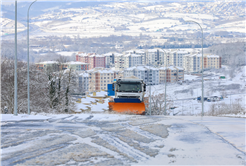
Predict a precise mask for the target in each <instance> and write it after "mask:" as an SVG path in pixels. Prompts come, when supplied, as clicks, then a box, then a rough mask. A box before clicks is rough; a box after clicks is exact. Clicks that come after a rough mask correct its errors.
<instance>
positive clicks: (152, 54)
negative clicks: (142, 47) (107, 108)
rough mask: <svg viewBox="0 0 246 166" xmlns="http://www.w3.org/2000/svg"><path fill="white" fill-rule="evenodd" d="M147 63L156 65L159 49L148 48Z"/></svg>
mask: <svg viewBox="0 0 246 166" xmlns="http://www.w3.org/2000/svg"><path fill="white" fill-rule="evenodd" d="M145 59H146V60H145V64H146V65H154V64H156V62H157V61H158V60H159V56H158V49H148V50H146V58H145Z"/></svg>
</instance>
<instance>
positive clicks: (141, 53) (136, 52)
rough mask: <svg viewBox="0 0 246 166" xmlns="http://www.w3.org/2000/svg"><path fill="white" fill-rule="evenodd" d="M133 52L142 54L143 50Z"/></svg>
mask: <svg viewBox="0 0 246 166" xmlns="http://www.w3.org/2000/svg"><path fill="white" fill-rule="evenodd" d="M135 53H139V54H144V53H145V52H144V51H142V50H136V51H135Z"/></svg>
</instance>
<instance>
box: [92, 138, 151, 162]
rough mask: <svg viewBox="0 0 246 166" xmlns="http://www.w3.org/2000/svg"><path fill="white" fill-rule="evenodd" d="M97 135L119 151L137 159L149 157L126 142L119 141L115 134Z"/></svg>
mask: <svg viewBox="0 0 246 166" xmlns="http://www.w3.org/2000/svg"><path fill="white" fill-rule="evenodd" d="M97 136H99V137H100V138H101V139H103V140H104V141H106V142H108V143H109V144H110V145H112V146H114V147H116V148H117V149H119V151H122V152H124V153H125V154H126V155H128V156H130V157H133V158H134V159H135V160H137V161H139V160H146V159H149V156H148V155H146V154H145V153H143V152H141V151H139V150H137V149H135V148H134V147H132V146H130V145H128V144H127V143H126V142H123V141H121V140H120V139H119V138H118V137H117V135H116V134H110V136H109V135H105V134H97Z"/></svg>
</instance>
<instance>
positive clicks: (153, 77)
mask: <svg viewBox="0 0 246 166" xmlns="http://www.w3.org/2000/svg"><path fill="white" fill-rule="evenodd" d="M130 76H135V77H138V78H139V79H143V80H144V82H145V83H147V84H151V85H158V84H159V70H158V69H157V68H154V67H149V66H144V65H139V66H134V67H130V68H127V69H125V70H124V78H125V77H130Z"/></svg>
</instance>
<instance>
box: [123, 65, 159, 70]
mask: <svg viewBox="0 0 246 166" xmlns="http://www.w3.org/2000/svg"><path fill="white" fill-rule="evenodd" d="M149 69H151V70H158V69H157V68H154V67H150V66H143V65H139V66H133V67H129V68H127V69H125V70H128V71H131V70H138V71H145V70H149Z"/></svg>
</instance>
